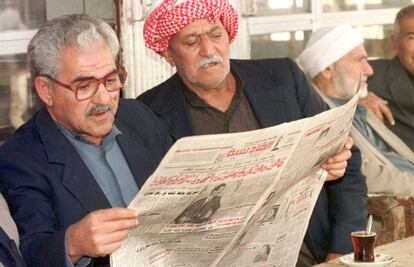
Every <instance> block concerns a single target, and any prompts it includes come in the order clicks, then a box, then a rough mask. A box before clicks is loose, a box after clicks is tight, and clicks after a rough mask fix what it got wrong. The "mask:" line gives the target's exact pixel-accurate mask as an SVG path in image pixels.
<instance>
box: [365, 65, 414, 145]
mask: <svg viewBox="0 0 414 267" xmlns="http://www.w3.org/2000/svg"><path fill="white" fill-rule="evenodd" d="M369 63H370V64H371V66H372V68H373V69H374V75H372V76H371V77H369V78H368V88H369V90H370V91H373V92H374V93H375V94H377V95H378V96H379V97H381V98H383V99H385V100H387V101H388V107H389V108H390V110H391V112H392V114H393V115H394V118H395V125H394V126H391V125H390V124H389V123H388V121H387V120H385V124H386V125H387V127H388V128H389V129H390V130H391V131H393V132H394V133H395V134H396V135H398V136H399V137H400V138H401V139H402V140H403V141H404V142H405V143H406V144H407V145H408V146H409V147H410V148H411V150H413V151H414V86H413V83H412V81H411V78H410V76H409V74H408V72H407V71H406V70H405V68H404V66H403V65H402V64H401V61H400V59H399V58H398V57H394V58H393V59H392V60H389V59H378V60H371V61H369Z"/></svg>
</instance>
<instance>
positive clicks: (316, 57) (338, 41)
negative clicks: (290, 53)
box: [298, 24, 364, 79]
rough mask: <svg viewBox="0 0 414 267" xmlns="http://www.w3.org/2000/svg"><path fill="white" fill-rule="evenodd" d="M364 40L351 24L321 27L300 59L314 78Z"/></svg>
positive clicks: (300, 62) (304, 68) (303, 66)
mask: <svg viewBox="0 0 414 267" xmlns="http://www.w3.org/2000/svg"><path fill="white" fill-rule="evenodd" d="M363 42H364V39H362V37H361V36H360V35H359V34H358V32H357V31H355V30H354V29H353V28H352V27H351V26H350V25H349V24H342V25H339V26H336V27H325V28H321V29H319V30H317V31H316V32H314V33H313V34H312V36H311V37H310V39H309V42H308V43H307V44H306V47H305V49H304V50H303V52H302V54H301V55H300V56H299V58H298V61H299V64H300V65H301V66H302V68H303V70H304V71H305V72H306V73H307V74H308V75H309V76H310V78H311V79H313V78H314V77H315V76H316V75H318V74H319V73H320V72H321V71H323V70H324V69H326V68H327V67H328V66H329V65H331V64H332V63H335V62H336V61H338V60H339V59H341V58H342V57H343V56H345V55H346V54H347V53H348V52H349V51H351V50H352V49H354V48H355V47H357V46H358V45H359V44H362V43H363Z"/></svg>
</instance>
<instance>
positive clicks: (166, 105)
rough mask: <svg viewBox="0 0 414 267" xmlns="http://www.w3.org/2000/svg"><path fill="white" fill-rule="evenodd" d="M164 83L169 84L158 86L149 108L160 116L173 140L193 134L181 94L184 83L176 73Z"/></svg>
mask: <svg viewBox="0 0 414 267" xmlns="http://www.w3.org/2000/svg"><path fill="white" fill-rule="evenodd" d="M165 84H168V85H169V86H162V87H161V88H160V93H159V95H157V97H156V98H155V101H154V102H153V103H152V104H151V109H152V110H153V111H154V112H155V113H156V114H157V115H158V116H159V117H160V118H161V120H162V121H163V123H164V125H166V127H167V129H168V131H169V134H170V135H171V136H172V137H173V138H174V141H175V140H177V139H179V138H181V137H184V136H189V135H193V133H194V130H193V128H192V125H191V122H190V119H189V115H188V112H187V109H186V103H185V98H184V94H183V89H184V88H183V87H184V85H183V83H182V82H181V79H180V77H179V76H178V74H177V73H176V74H174V75H173V76H172V77H171V78H170V79H169V80H168V81H167V82H166V83H165Z"/></svg>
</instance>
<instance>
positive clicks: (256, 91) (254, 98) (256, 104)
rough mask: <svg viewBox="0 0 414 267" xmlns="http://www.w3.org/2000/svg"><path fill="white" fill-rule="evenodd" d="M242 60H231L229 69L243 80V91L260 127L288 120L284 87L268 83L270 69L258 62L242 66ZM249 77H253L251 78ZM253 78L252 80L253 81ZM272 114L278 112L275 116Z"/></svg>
mask: <svg viewBox="0 0 414 267" xmlns="http://www.w3.org/2000/svg"><path fill="white" fill-rule="evenodd" d="M240 63H241V64H242V62H239V61H237V60H231V69H232V71H233V72H235V74H236V75H238V76H239V78H240V79H241V80H242V81H243V82H244V92H245V94H246V96H247V99H248V100H249V103H250V106H251V108H252V109H253V112H254V114H255V116H256V119H257V121H258V122H259V125H260V127H261V128H265V127H269V126H273V125H279V124H281V123H283V122H286V121H290V120H291V118H290V117H288V112H287V111H288V110H289V107H288V105H287V104H288V103H287V102H286V101H285V99H284V97H283V92H284V90H286V89H284V88H278V87H279V85H276V88H275V86H274V84H273V83H269V82H267V81H269V79H270V76H271V74H272V72H271V70H269V69H267V68H263V67H262V66H263V65H260V64H258V65H257V66H255V67H252V66H249V68H243V66H242V65H241V64H240ZM251 77H255V79H252V78H251ZM253 80H254V82H253ZM274 114H278V115H277V116H275V115H274Z"/></svg>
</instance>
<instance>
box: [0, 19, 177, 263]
mask: <svg viewBox="0 0 414 267" xmlns="http://www.w3.org/2000/svg"><path fill="white" fill-rule="evenodd" d="M118 50H119V44H118V41H117V37H116V35H115V32H114V31H113V30H112V29H111V27H110V26H109V25H108V24H106V23H105V22H103V21H101V20H98V19H95V18H92V17H89V16H86V15H69V16H62V17H59V18H56V19H54V20H52V21H50V22H49V23H47V24H46V25H44V26H43V27H41V28H40V29H39V31H38V32H37V34H36V35H35V36H34V37H33V39H32V40H31V42H30V44H29V47H28V56H29V59H30V64H31V70H32V77H33V85H34V88H35V89H36V92H37V94H38V95H39V97H40V99H41V100H42V101H43V103H44V107H43V109H41V110H40V111H39V112H38V113H37V114H35V115H34V116H33V118H32V119H30V120H29V121H28V122H27V123H26V124H25V125H23V126H22V127H21V128H20V129H18V130H17V132H16V133H15V134H14V135H13V136H12V137H11V138H10V139H9V140H8V142H6V143H5V144H4V145H3V146H2V147H1V148H0V190H1V192H2V193H3V194H4V195H5V198H6V200H7V201H8V204H9V206H10V210H11V214H12V216H13V219H14V220H15V222H16V224H17V226H18V229H19V233H20V238H21V246H20V249H21V252H22V255H23V257H24V259H25V260H26V262H27V264H28V265H29V266H73V265H75V266H88V265H93V266H107V265H108V257H106V256H107V255H108V254H110V253H111V252H113V251H114V250H115V249H117V248H118V247H119V246H120V245H121V242H122V241H123V240H124V239H125V237H126V235H127V230H128V229H130V228H132V227H136V226H137V225H138V218H137V215H136V213H135V211H134V210H130V209H127V208H125V207H126V206H127V205H128V204H129V202H130V201H131V200H132V199H133V197H134V196H135V195H136V194H137V192H138V190H139V188H140V186H141V185H142V184H143V183H144V182H145V180H146V178H147V177H148V176H149V175H150V174H151V173H152V172H153V170H154V169H155V168H156V166H157V164H158V163H159V161H160V160H161V158H162V155H163V154H164V153H165V152H166V150H167V149H168V147H169V145H170V141H169V137H168V134H167V133H166V131H164V130H163V128H162V127H161V125H160V124H158V123H157V118H156V117H155V115H153V114H152V113H151V111H149V109H147V108H146V107H145V106H143V105H137V104H136V102H135V101H133V103H132V102H127V101H126V100H120V90H121V88H122V87H123V85H124V83H125V79H126V76H127V74H126V72H125V70H124V69H123V67H122V66H120V65H117V64H116V62H115V58H116V56H117V54H118Z"/></svg>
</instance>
